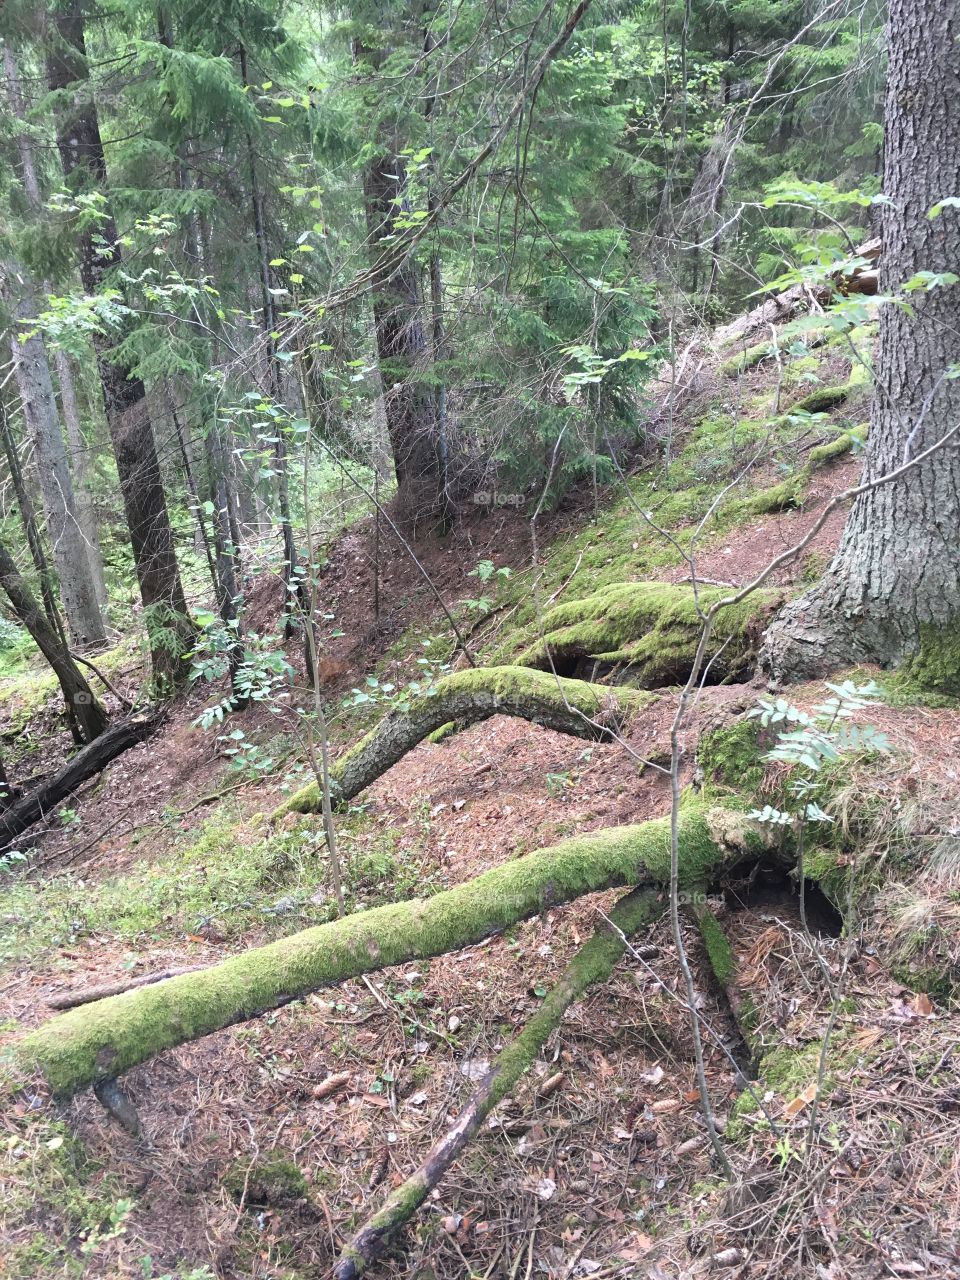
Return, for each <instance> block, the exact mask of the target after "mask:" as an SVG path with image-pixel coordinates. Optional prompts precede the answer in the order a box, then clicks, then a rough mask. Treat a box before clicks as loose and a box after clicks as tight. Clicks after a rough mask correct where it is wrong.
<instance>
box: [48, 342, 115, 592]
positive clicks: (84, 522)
mask: <svg viewBox="0 0 960 1280" xmlns="http://www.w3.org/2000/svg"><path fill="white" fill-rule="evenodd" d="M53 362H54V365H55V367H56V370H57V382H58V384H59V387H60V406H61V408H62V410H63V423H64V426H65V427H66V429H67V446H68V448H69V450H70V464H71V467H72V470H73V479H74V485H73V495H74V500H75V502H76V509H77V521H78V523H79V525H80V532H81V533H82V535H83V540H84V542H85V543H86V544H87V559H88V560H89V561H90V574H91V576H92V578H93V590H94V593H95V594H96V597H97V604H99V606H100V611H101V613H102V612H103V611H104V610H105V609H106V607H107V602H108V598H109V597H108V594H107V582H106V578H105V576H104V572H103V555H102V553H101V551H100V533H99V528H98V525H97V514H96V511H95V510H94V506H93V485H92V484H91V479H90V466H89V460H88V457H87V445H86V441H85V440H84V438H83V427H82V425H81V420H80V410H79V407H78V405H77V387H76V382H75V380H74V376H73V367H72V365H71V363H70V357H69V356H68V355H67V353H66V352H65V351H60V350H57V351H55V352H54V357H53Z"/></svg>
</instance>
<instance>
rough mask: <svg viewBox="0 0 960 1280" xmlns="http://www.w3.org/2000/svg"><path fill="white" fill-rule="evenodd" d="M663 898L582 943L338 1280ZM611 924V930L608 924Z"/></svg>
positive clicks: (405, 1215) (351, 1274) (340, 1265)
mask: <svg viewBox="0 0 960 1280" xmlns="http://www.w3.org/2000/svg"><path fill="white" fill-rule="evenodd" d="M664 906H665V898H664V895H663V894H662V893H661V892H660V891H659V890H656V889H637V890H634V892H633V893H630V894H628V895H627V896H626V897H625V898H622V899H621V900H620V901H619V902H618V903H617V905H616V906H615V907H614V909H613V910H612V911H611V913H610V918H609V923H608V922H607V921H604V922H603V923H602V924H601V926H600V927H599V928H598V929H597V931H596V933H595V934H594V935H593V937H592V938H591V939H590V941H589V942H588V943H586V945H585V946H583V947H581V949H580V950H579V951H578V952H577V954H576V955H575V956H574V957H573V959H572V960H571V961H570V963H569V965H568V966H567V968H566V969H565V971H564V973H563V976H562V977H561V978H560V981H559V982H558V983H557V985H556V986H555V987H554V988H553V989H552V991H551V992H550V993H549V995H548V996H547V997H546V999H545V1000H544V1001H543V1003H542V1004H541V1005H540V1007H539V1009H538V1010H537V1012H536V1013H535V1014H534V1016H533V1017H532V1018H531V1019H530V1021H529V1022H528V1023H527V1025H526V1026H525V1027H524V1029H523V1031H521V1033H520V1034H519V1035H518V1036H517V1037H516V1039H515V1040H513V1041H512V1043H511V1044H509V1045H508V1046H507V1047H506V1048H505V1049H504V1050H503V1052H502V1053H500V1054H498V1056H497V1057H496V1058H495V1059H494V1060H493V1062H492V1063H491V1064H490V1067H489V1068H488V1070H487V1072H486V1074H485V1075H484V1077H483V1079H482V1080H481V1081H480V1083H479V1085H478V1087H477V1089H476V1091H475V1092H474V1094H473V1096H472V1097H471V1099H470V1101H469V1102H468V1103H467V1104H466V1106H465V1107H464V1108H463V1110H462V1111H461V1112H460V1115H459V1117H458V1119H457V1121H456V1124H454V1125H453V1126H452V1128H450V1129H448V1130H447V1132H446V1133H445V1134H443V1136H442V1137H441V1138H440V1139H439V1140H438V1141H437V1142H435V1143H434V1145H433V1146H432V1147H431V1148H430V1151H429V1152H428V1153H427V1155H426V1157H425V1159H424V1160H423V1162H422V1163H421V1164H420V1165H419V1167H418V1168H417V1169H416V1171H415V1172H414V1173H412V1174H411V1175H410V1177H409V1178H407V1179H406V1181H405V1182H403V1183H401V1185H400V1186H399V1187H397V1188H396V1190H394V1191H392V1192H391V1193H390V1195H389V1196H388V1197H387V1200H386V1203H385V1204H384V1205H383V1207H382V1208H381V1209H380V1210H378V1212H377V1213H375V1214H374V1215H373V1216H372V1217H371V1218H368V1219H367V1221H366V1222H365V1223H364V1224H363V1226H362V1227H361V1228H360V1230H359V1231H358V1232H357V1234H356V1235H355V1236H354V1237H353V1239H352V1240H351V1241H350V1243H349V1244H348V1245H347V1246H346V1247H345V1248H344V1250H343V1252H342V1253H341V1255H340V1258H339V1260H338V1261H337V1264H336V1266H335V1267H334V1270H333V1275H334V1280H355V1278H356V1277H357V1276H359V1275H360V1273H361V1271H363V1270H364V1268H365V1267H366V1266H368V1265H369V1264H370V1263H371V1262H372V1261H373V1260H374V1259H375V1258H376V1257H377V1256H378V1255H379V1253H380V1252H381V1250H382V1249H383V1246H384V1245H385V1244H386V1242H387V1240H388V1239H389V1237H390V1236H391V1235H392V1233H393V1232H394V1231H396V1230H397V1228H398V1227H401V1226H403V1224H404V1223H406V1222H408V1221H409V1220H410V1218H411V1217H412V1216H413V1214H414V1213H415V1212H416V1210H417V1209H418V1208H419V1207H420V1205H421V1204H423V1202H424V1200H425V1199H426V1198H427V1196H428V1195H429V1194H430V1192H431V1191H432V1190H433V1188H434V1187H435V1186H436V1185H437V1183H438V1182H439V1181H440V1179H441V1178H442V1177H443V1175H444V1174H445V1173H446V1171H447V1170H448V1169H449V1168H450V1166H451V1165H452V1164H453V1162H454V1161H455V1160H456V1159H457V1157H458V1156H459V1155H460V1153H461V1152H462V1151H463V1149H464V1147H466V1145H467V1143H468V1142H469V1141H470V1140H471V1138H472V1137H473V1136H474V1134H475V1133H476V1132H477V1130H478V1129H479V1128H480V1126H481V1125H482V1124H483V1122H484V1120H485V1119H486V1117H487V1116H488V1115H489V1114H490V1112H491V1111H492V1110H493V1108H494V1107H495V1106H496V1105H497V1103H498V1102H500V1101H501V1100H502V1099H503V1098H504V1097H506V1095H507V1094H508V1093H509V1092H510V1091H511V1090H512V1089H513V1088H514V1087H515V1085H516V1084H517V1082H518V1081H519V1080H520V1078H521V1077H522V1076H523V1074H524V1073H525V1072H526V1071H528V1070H529V1068H530V1067H531V1066H532V1064H533V1062H534V1061H535V1059H536V1057H537V1054H538V1053H539V1051H540V1049H541V1048H542V1046H543V1045H544V1043H545V1042H546V1040H547V1037H548V1036H549V1035H550V1034H551V1033H552V1032H553V1031H555V1030H556V1028H557V1027H558V1026H559V1025H560V1022H561V1019H562V1018H563V1015H564V1013H565V1012H566V1011H567V1009H569V1008H570V1006H571V1005H572V1004H573V1002H574V1001H575V1000H579V999H580V997H581V996H582V995H583V994H584V992H585V991H586V990H587V988H588V987H590V986H592V985H593V984H594V983H597V982H603V981H604V980H605V979H606V978H608V977H609V976H610V974H611V972H612V971H613V968H614V966H615V965H616V963H617V961H618V960H619V959H620V957H621V956H622V955H623V952H624V950H625V947H626V940H627V939H628V938H629V937H630V936H631V935H632V934H634V933H636V932H638V930H640V929H641V928H643V927H644V926H646V925H649V924H652V923H653V921H654V920H655V919H656V918H657V917H658V916H659V915H660V914H661V913H662V912H663V910H664ZM611 926H612V927H611Z"/></svg>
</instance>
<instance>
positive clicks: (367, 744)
mask: <svg viewBox="0 0 960 1280" xmlns="http://www.w3.org/2000/svg"><path fill="white" fill-rule="evenodd" d="M655 701H656V697H655V695H653V694H650V693H644V692H641V691H639V690H635V689H626V688H607V687H606V686H603V685H595V684H589V683H587V682H586V681H584V680H566V679H560V678H559V677H556V676H553V675H550V674H548V673H546V672H543V671H531V670H529V669H528V668H526V667H483V668H475V669H473V670H470V671H458V672H455V673H454V674H453V675H449V676H444V677H443V679H441V680H439V681H438V682H437V685H436V687H435V689H434V690H433V692H431V693H426V694H423V695H421V696H420V697H419V698H416V699H415V700H414V701H413V702H412V703H411V704H410V705H409V706H408V707H406V708H405V709H403V710H394V711H391V712H389V713H388V714H387V715H386V716H384V718H383V719H382V720H381V721H380V723H379V724H378V725H377V727H376V728H375V729H373V730H372V731H371V732H370V733H368V734H367V735H366V737H365V738H361V740H360V741H359V742H358V743H357V745H356V746H355V747H352V748H351V749H350V750H349V751H347V752H346V753H345V754H344V755H342V756H341V757H340V759H339V760H337V761H336V762H335V763H334V765H333V767H332V768H331V770H330V779H331V782H332V783H333V784H334V785H335V787H336V798H337V800H338V802H339V803H340V804H345V803H346V802H347V801H349V800H352V799H353V798H354V796H356V795H359V794H360V792H361V791H363V790H365V789H366V788H367V787H369V786H370V784H371V783H372V782H375V781H376V779H377V778H379V777H380V775H381V774H383V773H386V771H387V770H388V769H389V768H391V766H393V765H395V764H396V763H397V761H398V760H401V759H402V758H403V757H404V756H405V755H406V754H407V752H408V751H412V750H413V748H414V747H415V746H416V745H417V743H419V742H422V741H423V740H424V738H426V737H428V736H429V735H430V734H431V733H433V732H434V731H435V730H437V729H439V728H440V727H441V726H442V725H445V724H449V723H450V722H451V721H455V722H456V724H457V727H458V729H463V728H467V727H468V726H469V725H472V724H478V723H479V722H480V721H482V720H489V719H490V717H491V716H516V717H518V718H519V719H522V720H529V721H530V722H531V723H533V724H540V725H544V726H545V727H546V728H548V729H556V730H558V731H559V732H560V733H569V734H572V735H573V736H574V737H577V738H587V739H589V740H591V741H594V742H604V741H610V740H611V739H613V738H614V737H615V736H616V734H617V731H618V729H619V728H620V727H621V725H622V724H623V723H624V722H625V720H626V719H627V718H628V717H629V716H630V715H631V714H634V713H636V712H638V711H640V710H642V709H643V708H644V707H647V706H649V705H650V704H651V703H653V702H655ZM319 808H320V789H319V787H318V786H317V784H316V783H315V782H311V783H308V784H307V786H305V787H303V788H301V790H300V791H298V792H296V793H295V794H294V795H292V796H291V797H290V798H289V800H286V801H285V802H284V803H283V804H282V805H280V806H279V808H278V809H276V810H275V811H274V813H273V815H272V817H273V819H274V820H275V819H277V818H279V817H282V816H283V814H285V813H291V812H295V813H313V812H316V811H317V810H319Z"/></svg>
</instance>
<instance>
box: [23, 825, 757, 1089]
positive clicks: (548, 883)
mask: <svg viewBox="0 0 960 1280" xmlns="http://www.w3.org/2000/svg"><path fill="white" fill-rule="evenodd" d="M764 847H765V840H764V836H763V833H762V831H760V830H758V829H756V828H755V827H754V825H753V824H751V823H750V822H749V821H748V820H746V819H745V818H744V816H743V815H742V814H739V813H736V812H732V811H730V810H726V809H713V808H708V807H706V806H704V805H703V804H702V803H701V802H699V801H696V800H689V801H688V802H687V803H685V804H684V806H683V807H682V810H681V817H680V867H681V879H682V881H683V883H684V884H685V885H693V884H696V885H702V884H704V883H707V882H709V881H711V880H713V879H714V878H715V877H716V875H717V874H718V873H719V871H720V869H721V868H722V867H724V866H725V865H728V864H732V863H736V862H738V861H740V860H741V859H742V858H744V857H745V856H750V855H756V854H757V853H758V852H759V851H760V850H762V849H764ZM669 867H670V823H669V820H668V819H666V818H661V819H654V820H652V821H649V822H644V823H641V824H639V825H636V826H624V827H611V828H607V829H606V830H603V831H599V832H596V833H593V834H590V835H585V836H580V837H577V838H575V839H572V840H565V841H563V842H562V843H561V844H558V845H555V846H553V847H552V848H548V849H541V850H539V851H538V852H535V853H531V854H528V855H527V856H526V857H525V858H523V859H519V860H517V861H513V862H508V863H506V864H505V865H503V866H501V867H497V868H495V869H493V870H491V871H487V872H485V873H484V874H483V875H481V876H478V877H477V878H476V879H475V880H471V881H469V882H468V883H466V884H463V885H459V886H457V887H456V888H453V889H448V890H446V891H445V892H443V893H438V894H436V895H435V896H434V897H432V898H426V899H414V900H412V901H408V902H401V903H398V904H395V905H389V906H384V907H377V908H374V909H372V910H369V911H361V912H357V913H356V914H355V915H350V916H345V917H344V918H342V919H339V920H334V921H332V922H330V923H329V924H324V925H320V926H318V927H316V928H312V929H306V930H304V931H302V932H300V933H295V934H292V935H291V936H290V937H288V938H283V939H281V940H280V941H278V942H273V943H270V944H269V945H267V946H264V947H257V948H253V949H251V950H249V951H246V952H243V953H241V954H240V955H237V956H232V957H231V958H230V959H228V960H224V961H222V962H221V963H220V964H217V965H213V966H212V967H211V968H208V969H200V970H197V971H196V972H194V973H185V974H181V975H180V976H178V977H175V978H170V979H169V980H167V981H166V982H158V983H156V984H154V985H152V986H147V987H140V988H139V989H137V990H135V991H129V992H126V993H124V994H123V995H118V996H113V997H111V998H109V999H107V1000H101V1001H98V1002H97V1003H96V1004H89V1005H84V1006H83V1007H82V1008H79V1009H73V1010H71V1011H70V1012H68V1013H65V1014H61V1015H60V1016H59V1017H56V1018H53V1019H51V1020H50V1021H49V1022H46V1023H44V1024H43V1025H42V1026H40V1027H39V1028H38V1029H37V1030H35V1031H32V1032H30V1033H29V1034H28V1035H26V1036H25V1037H24V1038H23V1039H22V1040H20V1041H18V1042H17V1043H15V1044H14V1045H13V1047H12V1050H11V1057H12V1063H13V1069H14V1074H15V1076H16V1077H17V1078H20V1079H22V1078H23V1077H24V1076H30V1077H32V1078H39V1080H42V1081H44V1082H45V1083H46V1085H47V1087H49V1088H50V1089H51V1090H53V1091H54V1092H55V1093H58V1094H69V1093H73V1092H75V1091H76V1090H77V1089H81V1088H83V1087H85V1086H87V1085H90V1084H94V1083H96V1082H97V1081H99V1080H104V1079H110V1078H113V1077H116V1076H117V1075H118V1074H119V1073H121V1072H123V1071H126V1070H128V1069H129V1068H130V1067H133V1066H136V1065H137V1064H138V1063H141V1062H145V1061H146V1060H147V1059H149V1058H151V1057H153V1056H154V1055H155V1054H157V1053H161V1052H162V1051H163V1050H165V1049H170V1048H173V1047H174V1046H175V1045H179V1044H183V1043H185V1042H186V1041H188V1040H195V1039H198V1038H200V1037H201V1036H205V1035H209V1034H210V1033H211V1032H214V1031H219V1030H220V1029H221V1028H223V1027H228V1026H231V1025H232V1024H233V1023H236V1022H241V1021H243V1020H245V1019H247V1018H253V1017H256V1016H257V1015H258V1014H261V1013H264V1012H266V1011H267V1010H269V1009H273V1008H276V1007H278V1006H280V1005H282V1004H286V1003H289V1002H290V1001H291V1000H295V999H298V998H300V997H302V996H305V995H307V994H308V993H310V992H312V991H316V990H318V989H319V988H321V987H324V986H328V985H330V984H331V983H335V982H339V981H341V980H343V979H344V978H349V977H355V976H357V975H359V974H363V973H370V972H373V971H375V970H378V969H384V968H387V967H389V966H390V965H395V964H403V963H407V962H408V961H410V960H413V959H418V958H424V957H429V956H436V955H442V954H444V953H446V952H450V951H456V950H458V949H460V948H461V947H464V946H468V945H470V944H471V943H476V942H479V941H481V940H482V939H483V938H486V937H489V936H490V935H491V934H493V933H497V932H499V931H501V930H503V929H506V928H509V927H510V926H511V925H513V924H516V923H518V922H519V921H521V920H525V919H528V918H529V917H531V916H533V915H536V914H538V913H539V912H541V911H544V910H547V909H549V908H551V907H555V906H558V905H560V904H562V903H565V902H570V901H572V900H573V899H574V898H579V897H582V896H584V895H585V894H588V893H594V892H597V891H598V890H601V889H608V888H615V887H617V886H621V885H630V886H643V885H647V886H649V885H660V884H665V883H666V882H667V881H668V880H669Z"/></svg>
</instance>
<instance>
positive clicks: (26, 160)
mask: <svg viewBox="0 0 960 1280" xmlns="http://www.w3.org/2000/svg"><path fill="white" fill-rule="evenodd" d="M3 65H4V70H5V72H6V79H7V94H8V96H9V99H10V105H11V107H12V109H13V113H14V115H15V116H16V118H17V119H18V120H19V121H25V120H26V116H27V107H26V102H25V101H24V97H23V91H22V89H21V85H20V72H19V68H18V67H17V61H16V57H15V55H14V52H13V49H12V47H11V46H10V44H9V42H7V43H5V44H4V46H3ZM17 148H18V150H19V152H20V170H21V177H22V179H23V189H24V191H25V193H26V196H27V199H28V200H29V201H30V204H31V206H32V208H33V209H34V210H35V211H36V212H37V214H38V215H39V214H40V212H41V211H42V208H43V198H42V196H41V194H40V183H39V181H38V179H37V168H36V165H35V163H34V158H33V142H32V139H31V136H30V134H29V132H28V131H27V130H26V129H22V130H21V131H19V132H18V133H17ZM43 291H44V293H47V294H49V293H50V292H51V289H50V285H49V283H48V282H47V281H44V282H43ZM54 363H55V365H56V369H57V382H58V383H59V386H60V404H61V407H62V410H63V422H64V425H65V426H66V429H67V443H68V446H69V450H70V467H71V472H72V476H73V479H74V481H75V484H74V509H75V512H76V518H77V523H78V524H79V526H80V533H81V535H82V537H83V540H84V542H85V543H86V550H87V560H88V561H89V563H90V577H91V580H92V584H93V592H94V595H95V597H96V601H97V608H98V609H99V611H100V613H101V615H102V613H103V611H104V610H105V609H106V607H107V587H106V582H105V580H104V575H103V557H102V555H101V554H100V541H99V536H98V533H97V520H96V516H95V514H94V510H93V498H92V491H91V488H90V483H89V474H88V471H89V469H88V467H87V453H86V447H85V445H84V440H83V429H82V427H81V425H80V412H79V409H78V408H77V394H76V388H75V386H74V380H73V369H72V368H71V365H70V357H69V356H68V355H67V353H66V352H65V351H63V350H60V349H57V350H56V352H55V353H54ZM48 378H49V374H48ZM100 623H101V627H102V625H103V619H102V616H101V619H100Z"/></svg>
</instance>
